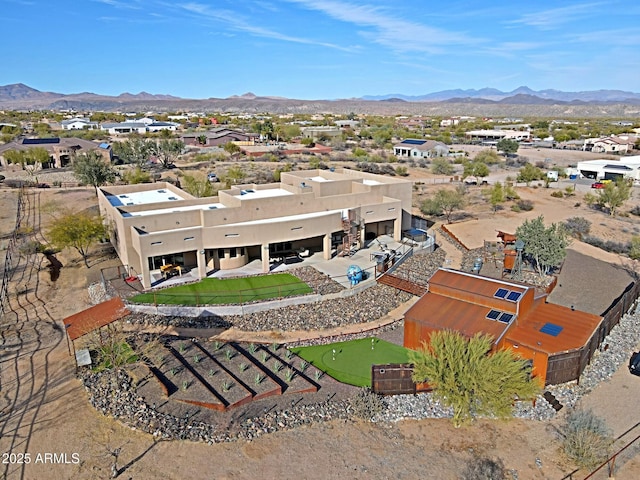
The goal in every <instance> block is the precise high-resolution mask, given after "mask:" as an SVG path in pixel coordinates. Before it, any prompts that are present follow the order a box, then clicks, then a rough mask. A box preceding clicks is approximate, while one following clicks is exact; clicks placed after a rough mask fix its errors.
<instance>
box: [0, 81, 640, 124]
mask: <svg viewBox="0 0 640 480" xmlns="http://www.w3.org/2000/svg"><path fill="white" fill-rule="evenodd" d="M0 109H5V110H75V111H120V112H122V111H127V112H128V111H137V112H149V111H151V112H170V111H174V112H175V111H191V112H204V111H218V112H225V113H237V112H247V113H251V112H256V113H258V112H270V113H318V112H329V113H340V114H344V113H351V112H353V113H356V114H358V113H370V114H381V115H387V114H411V115H419V114H421V115H485V116H486V115H491V116H499V115H503V116H510V115H518V116H523V115H533V116H574V117H575V116H617V117H638V116H639V115H640V93H634V92H625V91H621V90H596V91H584V92H563V91H559V90H540V91H535V90H532V89H530V88H528V87H524V86H523V87H519V88H517V89H515V90H513V91H511V92H502V91H500V90H497V89H494V88H483V89H480V90H473V89H471V90H461V89H456V90H443V91H440V92H434V93H428V94H425V95H414V96H412V95H403V94H388V95H379V96H371V95H369V96H363V97H361V98H350V99H338V100H296V99H288V98H283V97H269V96H256V95H255V94H253V93H245V94H243V95H233V96H231V97H228V98H207V99H186V98H180V97H175V96H172V95H155V94H151V93H147V92H140V93H137V94H131V93H122V94H120V95H117V96H109V95H100V94H95V93H90V92H82V93H74V94H62V93H54V92H42V91H40V90H36V89H34V88H31V87H29V86H27V85H24V84H22V83H17V84H11V85H5V86H0Z"/></svg>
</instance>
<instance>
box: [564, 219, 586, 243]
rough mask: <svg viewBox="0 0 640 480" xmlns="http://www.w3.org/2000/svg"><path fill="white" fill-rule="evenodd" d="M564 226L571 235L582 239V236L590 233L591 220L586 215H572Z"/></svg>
mask: <svg viewBox="0 0 640 480" xmlns="http://www.w3.org/2000/svg"><path fill="white" fill-rule="evenodd" d="M564 228H565V230H566V231H567V232H568V233H569V235H571V236H572V237H575V238H577V239H578V240H582V237H584V236H585V235H588V234H589V231H590V230H591V222H590V221H589V220H587V219H586V218H584V217H571V218H567V219H566V220H565V222H564Z"/></svg>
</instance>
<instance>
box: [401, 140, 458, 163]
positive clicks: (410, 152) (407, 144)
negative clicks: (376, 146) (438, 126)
mask: <svg viewBox="0 0 640 480" xmlns="http://www.w3.org/2000/svg"><path fill="white" fill-rule="evenodd" d="M393 154H394V155H395V156H396V157H398V158H410V159H416V160H417V159H420V158H434V157H445V156H447V155H449V147H448V146H447V145H445V144H444V143H442V142H437V141H435V140H422V139H417V138H407V139H405V140H403V141H402V142H400V143H398V144H396V145H394V146H393Z"/></svg>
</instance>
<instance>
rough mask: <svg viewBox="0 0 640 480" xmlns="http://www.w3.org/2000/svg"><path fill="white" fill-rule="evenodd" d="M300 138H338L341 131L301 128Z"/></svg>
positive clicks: (325, 128)
mask: <svg viewBox="0 0 640 480" xmlns="http://www.w3.org/2000/svg"><path fill="white" fill-rule="evenodd" d="M301 130H302V136H303V137H304V138H311V139H312V140H319V139H320V138H321V137H328V138H333V137H339V136H340V135H342V130H340V129H339V128H338V127H303V128H302V129H301Z"/></svg>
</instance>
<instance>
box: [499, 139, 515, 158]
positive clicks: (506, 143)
mask: <svg viewBox="0 0 640 480" xmlns="http://www.w3.org/2000/svg"><path fill="white" fill-rule="evenodd" d="M496 148H497V149H498V150H499V151H501V152H504V153H506V154H507V155H508V154H510V153H516V152H517V151H518V148H520V144H519V143H518V141H517V140H511V139H509V138H503V139H501V140H498V143H497V144H496Z"/></svg>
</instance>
